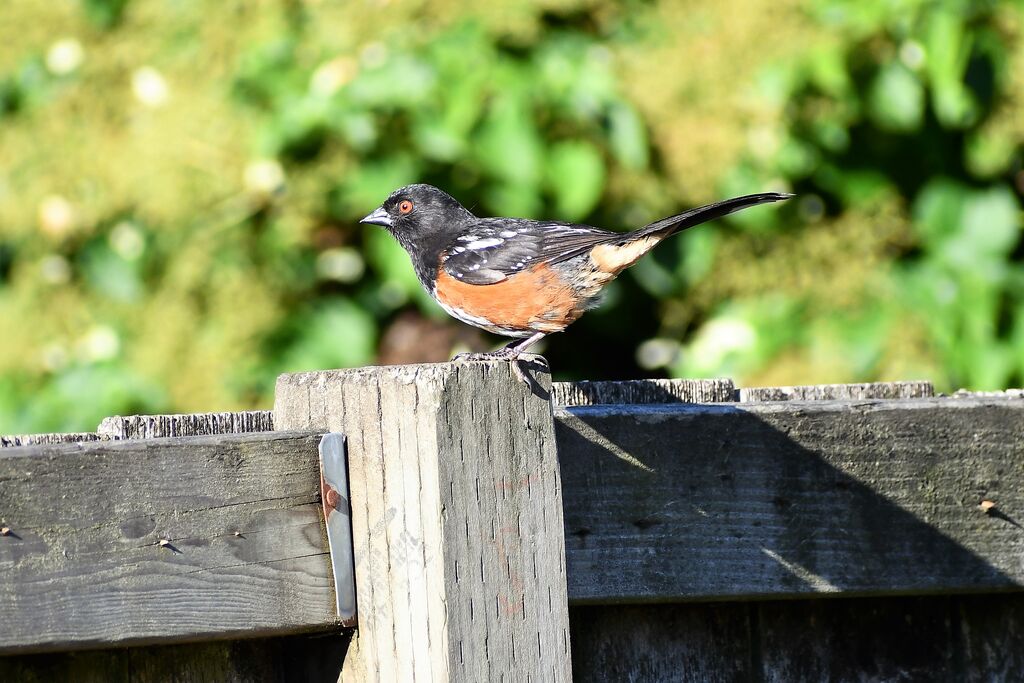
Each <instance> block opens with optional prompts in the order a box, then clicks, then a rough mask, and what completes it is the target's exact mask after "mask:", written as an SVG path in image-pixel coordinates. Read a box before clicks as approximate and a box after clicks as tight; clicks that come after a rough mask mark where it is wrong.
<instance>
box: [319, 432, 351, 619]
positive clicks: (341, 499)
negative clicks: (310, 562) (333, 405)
mask: <svg viewBox="0 0 1024 683" xmlns="http://www.w3.org/2000/svg"><path fill="white" fill-rule="evenodd" d="M319 450H320V495H321V498H322V499H323V505H324V520H325V522H326V524H327V543H328V546H329V547H330V550H331V568H332V570H333V572H334V592H335V595H336V596H337V603H338V604H337V609H338V619H339V620H340V621H341V623H342V625H344V626H355V625H356V581H355V563H354V561H353V552H352V550H353V549H352V511H351V507H350V505H349V492H348V469H347V466H346V465H347V463H346V458H345V437H344V436H343V435H342V434H339V433H337V432H330V433H328V434H324V436H323V438H322V439H320V447H319Z"/></svg>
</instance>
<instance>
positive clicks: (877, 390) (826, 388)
mask: <svg viewBox="0 0 1024 683" xmlns="http://www.w3.org/2000/svg"><path fill="white" fill-rule="evenodd" d="M934 395H935V387H933V386H932V383H931V382H924V381H916V382H865V383H861V384H812V385H804V386H794V387H747V388H743V389H740V390H739V400H740V401H742V402H753V401H844V400H847V401H862V400H865V399H883V398H885V399H897V398H930V397H932V396H934Z"/></svg>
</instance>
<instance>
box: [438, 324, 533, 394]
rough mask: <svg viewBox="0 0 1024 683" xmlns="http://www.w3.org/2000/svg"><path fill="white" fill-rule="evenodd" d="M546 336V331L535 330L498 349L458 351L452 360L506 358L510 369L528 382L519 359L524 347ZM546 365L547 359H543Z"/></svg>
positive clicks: (471, 360) (524, 349)
mask: <svg viewBox="0 0 1024 683" xmlns="http://www.w3.org/2000/svg"><path fill="white" fill-rule="evenodd" d="M545 336H547V333H546V332H537V333H536V334H534V335H532V336H530V337H525V338H523V339H516V340H514V341H512V342H510V343H509V344H507V345H506V346H505V347H504V348H501V349H498V350H497V351H488V352H487V353H460V354H457V355H456V356H455V358H453V359H452V360H455V361H464V362H465V361H469V362H473V361H487V360H507V361H509V362H510V363H512V371H513V372H514V373H515V374H516V377H518V378H519V379H520V380H522V381H523V382H526V383H529V381H528V380H527V379H526V377H525V376H524V375H523V371H522V368H520V367H519V359H520V357H521V356H523V354H524V353H525V352H526V349H528V348H529V347H531V346H533V345H534V344H536V343H537V342H539V341H540V340H541V339H543V338H544V337H545ZM537 359H540V360H544V359H543V358H541V357H540V356H534V357H533V359H532V360H537ZM544 364H545V365H547V361H544Z"/></svg>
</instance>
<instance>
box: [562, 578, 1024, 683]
mask: <svg viewBox="0 0 1024 683" xmlns="http://www.w3.org/2000/svg"><path fill="white" fill-rule="evenodd" d="M569 616H570V619H571V624H570V627H571V633H572V659H573V672H574V674H575V675H576V677H577V680H581V681H588V682H590V683H606V682H607V683H613V682H618V681H631V682H632V683H661V681H692V682H694V683H707V682H711V681H722V682H723V683H724V682H726V681H850V682H851V683H852V682H854V681H965V682H966V681H977V682H978V683H981V682H982V681H1017V680H1020V679H1021V671H1024V668H1022V667H1024V594H1017V595H1013V596H1005V595H952V596H947V595H941V596H940V595H935V596H915V597H888V598H855V599H850V600H780V601H764V602H756V603H754V602H723V603H703V604H675V605H586V606H579V607H574V608H572V609H570V610H569Z"/></svg>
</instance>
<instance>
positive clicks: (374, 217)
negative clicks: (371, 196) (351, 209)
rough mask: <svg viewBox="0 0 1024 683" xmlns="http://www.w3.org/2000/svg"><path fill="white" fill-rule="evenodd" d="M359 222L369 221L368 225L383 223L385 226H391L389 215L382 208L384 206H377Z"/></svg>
mask: <svg viewBox="0 0 1024 683" xmlns="http://www.w3.org/2000/svg"><path fill="white" fill-rule="evenodd" d="M359 222H360V223H369V224H370V225H383V226H384V227H385V228H390V227H391V216H389V215H388V212H387V211H385V210H384V207H383V206H381V207H378V208H377V209H376V210H375V211H374V212H373V213H371V214H370V215H369V216H366V217H365V218H363V219H362V220H361V221H359Z"/></svg>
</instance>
